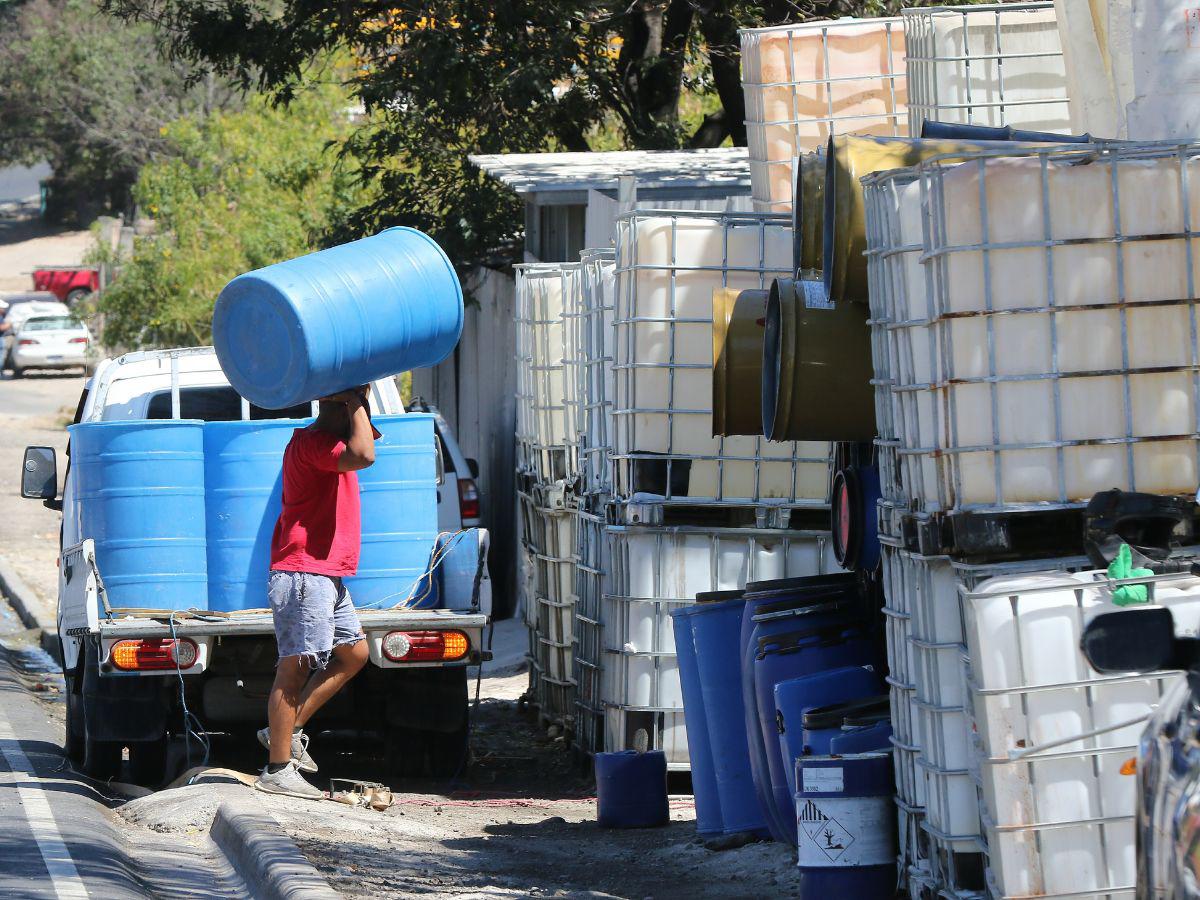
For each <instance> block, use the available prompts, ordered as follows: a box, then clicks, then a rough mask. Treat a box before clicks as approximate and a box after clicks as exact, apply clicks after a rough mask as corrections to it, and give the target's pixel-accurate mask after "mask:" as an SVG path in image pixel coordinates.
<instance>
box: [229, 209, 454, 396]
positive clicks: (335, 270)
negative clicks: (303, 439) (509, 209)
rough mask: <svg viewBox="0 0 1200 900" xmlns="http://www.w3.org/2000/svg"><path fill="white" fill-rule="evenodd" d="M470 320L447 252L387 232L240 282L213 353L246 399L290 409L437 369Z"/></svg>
mask: <svg viewBox="0 0 1200 900" xmlns="http://www.w3.org/2000/svg"><path fill="white" fill-rule="evenodd" d="M463 315H464V313H463V294H462V286H461V285H460V284H459V281H458V276H457V275H456V274H455V272H454V267H453V266H452V265H451V263H450V260H449V259H448V258H447V256H446V254H445V253H444V252H443V251H442V249H441V247H439V246H438V245H437V244H436V243H435V242H434V241H433V239H432V238H430V237H429V236H428V235H425V234H422V233H421V232H419V231H417V230H415V229H413V228H389V229H387V230H385V231H382V232H380V233H379V234H377V235H375V236H373V237H368V238H363V239H362V240H358V241H352V242H351V243H348V244H343V245H341V246H339V247H332V248H330V249H328V250H321V251H319V252H317V253H310V254H308V255H307V256H301V257H297V258H296V259H289V260H287V261H285V262H281V263H276V264H275V265H271V266H267V267H265V268H262V269H257V270H255V271H253V272H248V273H246V274H244V275H239V276H238V277H237V278H235V279H233V281H231V282H229V284H227V285H226V286H225V289H224V290H222V291H221V295H220V296H219V297H218V298H217V303H216V307H215V308H214V309H213V321H212V333H213V346H214V347H215V348H216V351H217V358H218V359H219V360H220V362H221V368H222V369H223V370H224V371H225V374H226V376H227V377H228V378H229V382H230V384H232V385H233V386H234V388H235V389H236V390H237V391H238V393H239V394H241V395H242V396H243V397H245V398H246V399H247V400H249V401H250V402H251V403H254V404H257V405H258V406H261V407H263V408H265V409H284V408H286V407H289V406H293V405H295V404H298V403H304V402H307V401H310V400H315V399H316V398H318V397H323V396H326V395H328V394H334V393H337V392H338V391H341V390H345V389H347V388H350V387H353V386H355V385H359V384H366V383H367V382H369V381H374V380H375V379H378V378H385V377H388V376H391V375H396V374H399V373H400V372H406V371H408V370H409V369H416V368H424V367H427V366H435V365H437V364H438V363H439V362H441V361H442V360H443V359H445V358H446V357H447V356H449V355H450V353H451V351H453V349H454V346H455V344H457V343H458V339H459V336H460V335H461V334H462V328H463Z"/></svg>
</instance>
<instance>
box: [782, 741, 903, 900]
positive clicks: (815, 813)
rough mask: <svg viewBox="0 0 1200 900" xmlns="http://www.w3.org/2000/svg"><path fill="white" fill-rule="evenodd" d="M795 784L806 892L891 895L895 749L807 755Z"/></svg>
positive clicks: (877, 898) (867, 899)
mask: <svg viewBox="0 0 1200 900" xmlns="http://www.w3.org/2000/svg"><path fill="white" fill-rule="evenodd" d="M796 784H797V790H796V797H795V810H796V832H797V838H798V840H797V845H798V850H799V852H798V854H797V864H798V865H799V867H800V884H799V888H800V891H799V893H800V896H801V897H846V898H850V897H853V898H854V900H892V898H893V897H895V896H896V810H895V808H894V807H893V806H892V795H893V793H894V792H895V784H894V783H893V780H892V755H891V754H890V753H864V754H859V755H850V756H803V757H801V758H800V759H798V760H797V761H796Z"/></svg>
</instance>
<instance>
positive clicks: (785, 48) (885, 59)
mask: <svg viewBox="0 0 1200 900" xmlns="http://www.w3.org/2000/svg"><path fill="white" fill-rule="evenodd" d="M741 36H742V88H743V90H744V91H745V95H746V142H747V145H748V147H749V150H750V184H751V194H752V196H753V198H754V200H755V203H756V208H759V209H762V210H763V211H765V212H787V211H789V210H790V209H791V208H792V158H793V157H794V156H797V155H798V154H799V153H801V152H803V151H807V150H815V149H816V148H817V147H818V146H820V145H821V144H824V143H825V141H827V140H828V139H829V136H830V135H831V134H848V133H858V134H883V135H898V136H903V135H906V134H907V133H908V120H907V114H906V106H905V104H906V102H907V92H906V89H905V73H904V27H903V22H902V21H901V20H900V19H837V20H834V21H825V22H805V23H803V24H799V25H780V26H778V27H775V28H751V29H746V30H744V31H742V33H741Z"/></svg>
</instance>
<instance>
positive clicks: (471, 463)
mask: <svg viewBox="0 0 1200 900" xmlns="http://www.w3.org/2000/svg"><path fill="white" fill-rule="evenodd" d="M467 468H468V469H470V471H471V477H472V478H474V479H476V480H478V478H479V460H477V459H468V460H467Z"/></svg>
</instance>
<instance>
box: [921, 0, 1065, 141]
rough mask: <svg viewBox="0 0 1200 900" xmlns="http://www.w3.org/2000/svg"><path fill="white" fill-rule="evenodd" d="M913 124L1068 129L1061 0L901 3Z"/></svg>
mask: <svg viewBox="0 0 1200 900" xmlns="http://www.w3.org/2000/svg"><path fill="white" fill-rule="evenodd" d="M901 14H902V18H903V20H904V42H905V46H906V47H907V56H906V59H905V62H906V65H907V74H908V123H909V132H910V133H911V134H913V135H914V136H919V135H920V134H921V126H922V125H923V124H924V123H925V121H926V120H927V119H928V120H932V121H934V122H948V123H955V124H967V125H988V126H993V127H1002V126H1005V125H1011V126H1013V127H1014V128H1020V129H1026V130H1030V131H1047V132H1051V133H1056V134H1068V133H1069V132H1070V130H1071V115H1070V108H1069V107H1068V104H1067V74H1066V67H1065V65H1064V63H1063V56H1062V43H1061V42H1060V40H1059V34H1058V23H1057V21H1056V18H1055V13H1054V4H1053V3H1050V2H1046V3H1005V4H995V5H980V6H932V7H918V8H915V9H905V10H902V11H901Z"/></svg>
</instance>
